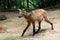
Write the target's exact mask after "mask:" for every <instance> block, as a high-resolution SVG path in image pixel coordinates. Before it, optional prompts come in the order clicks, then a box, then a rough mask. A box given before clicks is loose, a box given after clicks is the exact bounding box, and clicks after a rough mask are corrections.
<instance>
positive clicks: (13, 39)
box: [3, 36, 22, 40]
mask: <svg viewBox="0 0 60 40" xmlns="http://www.w3.org/2000/svg"><path fill="white" fill-rule="evenodd" d="M3 40H22V39H21V38H20V37H16V36H11V37H5V38H4V39H3Z"/></svg>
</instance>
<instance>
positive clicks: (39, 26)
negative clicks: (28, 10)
mask: <svg viewBox="0 0 60 40" xmlns="http://www.w3.org/2000/svg"><path fill="white" fill-rule="evenodd" d="M40 29H41V22H39V27H38V30H37V31H36V33H38V32H39V31H40Z"/></svg>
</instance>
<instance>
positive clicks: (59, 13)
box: [0, 10, 60, 40]
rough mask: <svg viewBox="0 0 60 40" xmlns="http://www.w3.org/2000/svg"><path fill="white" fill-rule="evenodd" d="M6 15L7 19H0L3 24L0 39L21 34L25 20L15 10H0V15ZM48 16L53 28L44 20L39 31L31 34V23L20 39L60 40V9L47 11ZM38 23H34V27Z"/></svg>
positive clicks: (25, 23)
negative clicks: (33, 34)
mask: <svg viewBox="0 0 60 40" xmlns="http://www.w3.org/2000/svg"><path fill="white" fill-rule="evenodd" d="M2 14H4V15H6V16H7V18H8V19H7V20H4V21H0V22H1V23H2V25H3V30H1V31H0V40H3V39H4V38H5V37H9V36H19V37H20V36H21V34H22V32H23V30H24V29H25V27H26V25H27V22H26V20H25V19H24V18H23V17H22V18H18V13H17V12H0V15H2ZM48 18H49V20H50V21H51V22H52V23H53V25H54V30H51V25H50V24H48V23H46V22H45V21H44V20H43V21H42V23H41V31H40V32H39V33H38V34H36V35H35V36H32V29H33V27H32V25H31V26H30V27H29V28H28V30H27V31H26V33H25V34H24V36H23V37H20V38H21V40H60V10H50V11H48ZM37 28H38V23H36V29H37Z"/></svg>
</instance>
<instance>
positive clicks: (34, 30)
mask: <svg viewBox="0 0 60 40" xmlns="http://www.w3.org/2000/svg"><path fill="white" fill-rule="evenodd" d="M34 35H35V23H33V36H34Z"/></svg>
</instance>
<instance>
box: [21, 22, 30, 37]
mask: <svg viewBox="0 0 60 40" xmlns="http://www.w3.org/2000/svg"><path fill="white" fill-rule="evenodd" d="M29 26H30V23H28V25H27V27H26V28H25V29H24V31H23V33H22V35H21V37H22V36H23V35H24V33H25V32H26V30H27V29H28V27H29Z"/></svg>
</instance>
